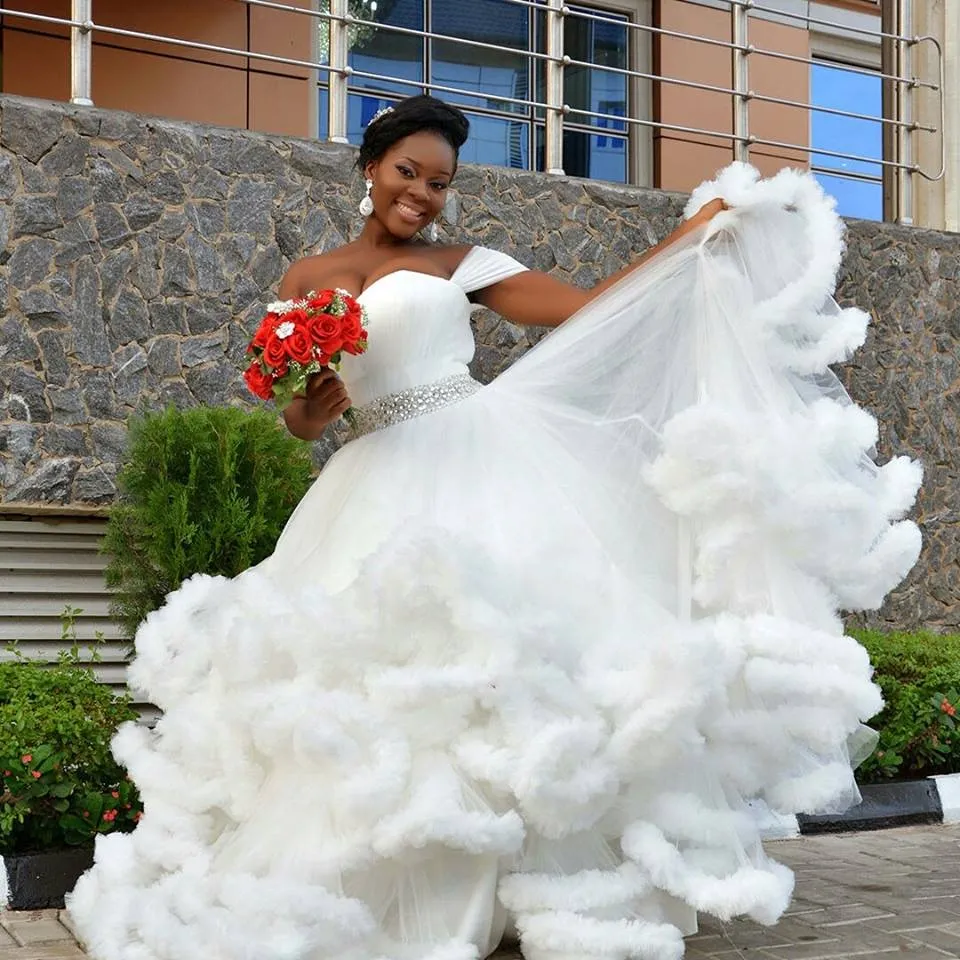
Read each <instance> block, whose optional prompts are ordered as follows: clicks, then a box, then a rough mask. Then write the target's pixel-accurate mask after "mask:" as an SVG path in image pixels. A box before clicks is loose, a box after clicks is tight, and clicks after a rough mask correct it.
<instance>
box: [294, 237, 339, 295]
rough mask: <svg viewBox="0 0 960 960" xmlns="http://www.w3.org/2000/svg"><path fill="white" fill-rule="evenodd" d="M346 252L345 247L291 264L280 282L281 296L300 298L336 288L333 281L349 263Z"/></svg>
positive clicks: (303, 258)
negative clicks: (319, 290) (316, 291)
mask: <svg viewBox="0 0 960 960" xmlns="http://www.w3.org/2000/svg"><path fill="white" fill-rule="evenodd" d="M347 250H348V248H347V247H339V248H338V249H336V250H330V251H329V252H327V253H317V254H314V255H313V256H309V257H302V258H301V259H300V260H296V261H294V262H293V263H291V264H290V266H289V267H288V268H287V272H286V273H285V274H284V276H283V280H281V281H280V294H281V296H283V297H302V296H304V295H305V294H307V293H309V292H310V291H311V290H318V289H320V288H322V287H328V286H331V285H333V286H336V283H334V282H333V281H334V280H335V279H336V278H338V277H339V275H341V274H342V273H343V271H344V267H345V266H346V265H347V263H348V262H349V254H348V253H347Z"/></svg>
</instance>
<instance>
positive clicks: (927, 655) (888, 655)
mask: <svg viewBox="0 0 960 960" xmlns="http://www.w3.org/2000/svg"><path fill="white" fill-rule="evenodd" d="M851 634H852V635H853V636H854V637H856V639H857V640H859V641H860V643H862V644H863V645H864V646H865V647H866V648H867V652H868V653H869V654H870V660H871V662H872V663H873V666H874V670H875V673H874V680H875V681H876V683H878V684H879V686H880V689H881V690H882V691H883V699H884V703H885V706H884V708H883V710H882V712H881V713H879V714H878V715H877V716H876V717H874V718H873V719H872V720H871V721H870V726H871V727H873V728H874V729H875V730H876V731H877V732H878V733H879V734H880V741H879V743H878V744H877V749H876V750H875V751H874V753H873V755H872V756H871V757H869V758H868V759H867V760H866V761H865V762H864V763H863V765H862V766H861V767H860V768H859V770H858V771H857V775H858V779H860V780H861V781H864V782H876V781H880V780H886V779H890V778H893V777H897V778H901V779H902V778H913V777H928V776H933V775H936V774H944V773H960V723H958V722H957V719H958V718H957V713H958V711H960V635H958V634H948V635H938V634H934V633H928V632H923V631H921V632H917V633H880V632H878V631H873V630H862V631H861V630H853V631H851Z"/></svg>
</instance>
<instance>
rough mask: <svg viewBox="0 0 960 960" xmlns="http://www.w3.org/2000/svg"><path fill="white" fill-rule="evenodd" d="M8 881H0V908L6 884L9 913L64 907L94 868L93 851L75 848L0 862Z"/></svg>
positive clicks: (21, 856)
mask: <svg viewBox="0 0 960 960" xmlns="http://www.w3.org/2000/svg"><path fill="white" fill-rule="evenodd" d="M0 862H2V867H3V870H4V873H5V875H6V876H5V878H4V877H0V908H2V907H3V906H4V904H3V902H2V901H3V896H2V893H3V887H4V882H3V881H4V879H5V880H6V895H7V896H6V899H7V903H6V907H7V908H8V909H9V910H46V909H49V908H59V907H63V898H64V896H66V894H68V893H69V892H70V891H71V890H72V889H73V888H74V885H75V884H76V882H77V880H79V879H80V875H81V874H82V873H83V872H84V871H86V870H89V869H90V867H92V866H93V847H75V848H71V849H68V850H53V851H50V852H48V853H24V854H20V855H19V856H10V857H3V858H0Z"/></svg>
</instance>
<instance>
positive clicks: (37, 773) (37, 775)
mask: <svg viewBox="0 0 960 960" xmlns="http://www.w3.org/2000/svg"><path fill="white" fill-rule="evenodd" d="M30 776H31V777H33V779H34V780H39V779H40V778H41V777H42V776H43V774H42V773H41V772H40V771H39V770H31V771H30Z"/></svg>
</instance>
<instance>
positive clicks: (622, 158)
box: [536, 124, 629, 183]
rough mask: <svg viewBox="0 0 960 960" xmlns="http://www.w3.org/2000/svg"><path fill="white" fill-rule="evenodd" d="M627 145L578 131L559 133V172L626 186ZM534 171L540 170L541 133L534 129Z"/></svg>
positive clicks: (619, 141)
mask: <svg viewBox="0 0 960 960" xmlns="http://www.w3.org/2000/svg"><path fill="white" fill-rule="evenodd" d="M628 156H629V145H628V142H627V138H626V137H611V136H603V135H599V136H598V135H596V134H592V133H586V132H585V131H582V130H570V129H569V128H567V129H565V130H564V131H563V172H564V173H565V174H567V175H568V176H571V177H584V178H585V179H590V180H612V181H613V182H615V183H626V182H627V173H628V171H629V166H628ZM536 157H537V169H538V170H543V169H544V132H543V127H542V126H540V125H539V124H538V125H537V133H536Z"/></svg>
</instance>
